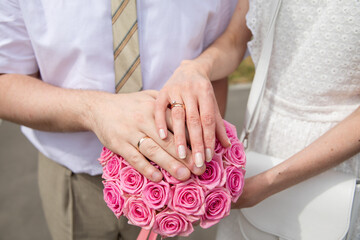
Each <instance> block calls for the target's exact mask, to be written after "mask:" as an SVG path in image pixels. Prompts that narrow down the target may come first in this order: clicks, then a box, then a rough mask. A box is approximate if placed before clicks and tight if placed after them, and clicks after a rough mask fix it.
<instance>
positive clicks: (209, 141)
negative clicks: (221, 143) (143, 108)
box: [204, 135, 215, 147]
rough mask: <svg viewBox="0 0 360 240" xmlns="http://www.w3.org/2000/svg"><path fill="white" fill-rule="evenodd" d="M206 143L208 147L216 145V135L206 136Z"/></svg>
mask: <svg viewBox="0 0 360 240" xmlns="http://www.w3.org/2000/svg"><path fill="white" fill-rule="evenodd" d="M204 142H205V144H206V145H207V147H211V146H213V145H214V143H215V138H214V135H205V136H204Z"/></svg>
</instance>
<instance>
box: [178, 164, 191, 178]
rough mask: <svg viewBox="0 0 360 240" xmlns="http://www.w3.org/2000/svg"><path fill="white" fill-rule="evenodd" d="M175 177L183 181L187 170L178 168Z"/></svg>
mask: <svg viewBox="0 0 360 240" xmlns="http://www.w3.org/2000/svg"><path fill="white" fill-rule="evenodd" d="M176 175H177V177H178V178H179V179H184V178H186V176H187V175H188V170H187V169H186V168H184V167H180V168H179V169H178V170H177V171H176Z"/></svg>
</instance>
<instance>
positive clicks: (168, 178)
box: [161, 168, 181, 184]
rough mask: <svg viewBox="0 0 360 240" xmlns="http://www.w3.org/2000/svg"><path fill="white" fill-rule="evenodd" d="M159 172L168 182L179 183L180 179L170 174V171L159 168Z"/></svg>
mask: <svg viewBox="0 0 360 240" xmlns="http://www.w3.org/2000/svg"><path fill="white" fill-rule="evenodd" d="M161 172H162V174H163V176H164V178H165V181H166V182H168V183H170V184H178V183H181V181H180V180H178V179H176V178H174V177H173V176H172V175H170V173H169V172H168V171H166V170H165V169H163V168H161Z"/></svg>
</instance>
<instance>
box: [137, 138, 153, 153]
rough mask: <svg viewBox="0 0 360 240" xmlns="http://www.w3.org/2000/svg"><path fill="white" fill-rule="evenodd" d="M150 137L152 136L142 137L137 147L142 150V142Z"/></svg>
mask: <svg viewBox="0 0 360 240" xmlns="http://www.w3.org/2000/svg"><path fill="white" fill-rule="evenodd" d="M148 138H150V137H149V136H145V137H142V138H140V140H139V141H138V143H137V149H138V151H140V145H141V143H142V142H143V141H144V140H145V139H148Z"/></svg>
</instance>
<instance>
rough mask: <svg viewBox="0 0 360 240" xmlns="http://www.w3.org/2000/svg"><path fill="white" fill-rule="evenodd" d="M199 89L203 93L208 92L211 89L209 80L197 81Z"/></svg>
mask: <svg viewBox="0 0 360 240" xmlns="http://www.w3.org/2000/svg"><path fill="white" fill-rule="evenodd" d="M199 85H200V88H201V91H202V92H205V93H209V92H211V91H212V86H211V83H210V82H209V81H202V82H200V83H199Z"/></svg>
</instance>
